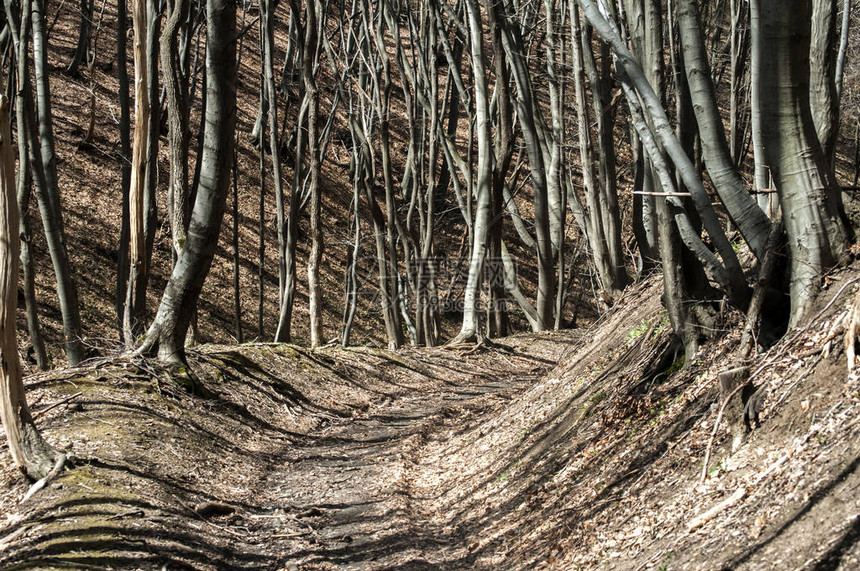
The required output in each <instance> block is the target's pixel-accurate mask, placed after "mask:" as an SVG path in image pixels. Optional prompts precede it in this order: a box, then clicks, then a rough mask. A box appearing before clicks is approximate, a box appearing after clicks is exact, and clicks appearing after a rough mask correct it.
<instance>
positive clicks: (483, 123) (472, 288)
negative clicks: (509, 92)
mask: <svg viewBox="0 0 860 571" xmlns="http://www.w3.org/2000/svg"><path fill="white" fill-rule="evenodd" d="M465 1H466V11H467V13H468V30H469V46H470V49H471V55H472V75H473V79H474V89H475V99H474V101H475V132H476V133H477V144H478V164H477V172H476V176H475V180H476V185H475V199H476V204H475V218H474V230H473V238H472V252H471V256H470V260H469V276H468V278H467V279H466V289H465V292H464V299H463V323H462V325H461V326H460V333H459V334H458V335H457V336H456V337H455V338H454V339H453V340H452V341H451V342H452V343H462V342H466V341H472V340H474V339H476V338H478V337H481V336H482V335H483V334H482V333H481V331H480V325H479V323H478V297H479V292H480V290H481V282H482V281H483V268H484V258H485V257H486V252H487V232H488V229H489V221H490V193H491V187H492V180H493V149H492V139H491V135H490V113H489V100H488V98H487V72H486V68H485V67H484V47H483V41H484V40H483V33H482V31H483V25H482V22H481V11H480V7H479V6H478V3H477V1H476V0H465Z"/></svg>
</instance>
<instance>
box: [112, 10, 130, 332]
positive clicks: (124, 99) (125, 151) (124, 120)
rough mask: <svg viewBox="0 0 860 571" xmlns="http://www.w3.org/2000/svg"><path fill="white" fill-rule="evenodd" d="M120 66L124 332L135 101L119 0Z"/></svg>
mask: <svg viewBox="0 0 860 571" xmlns="http://www.w3.org/2000/svg"><path fill="white" fill-rule="evenodd" d="M116 19H117V22H116V25H117V34H116V66H117V80H118V83H119V140H120V155H121V158H120V163H121V164H120V171H121V173H122V177H121V182H120V185H121V188H120V192H121V196H122V199H121V200H122V207H121V209H122V221H121V222H120V233H119V247H118V248H117V263H116V266H117V271H116V299H115V301H114V303H115V306H116V316H117V330H118V331H119V334H120V338H122V336H123V324H124V323H125V296H126V291H127V287H128V274H129V245H130V240H131V226H130V224H131V222H130V220H131V211H130V204H129V199H130V196H129V191H130V187H131V117H130V115H131V105H130V103H129V100H128V66H127V64H126V59H127V50H126V40H127V36H128V34H127V32H128V17H127V5H126V2H124V1H123V2H118V3H117V18H116Z"/></svg>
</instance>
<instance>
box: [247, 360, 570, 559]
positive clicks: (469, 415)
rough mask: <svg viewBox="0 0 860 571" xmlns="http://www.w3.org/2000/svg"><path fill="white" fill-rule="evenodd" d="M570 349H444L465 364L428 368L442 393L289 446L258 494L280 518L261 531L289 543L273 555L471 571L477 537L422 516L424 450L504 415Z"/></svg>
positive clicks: (409, 397)
mask: <svg viewBox="0 0 860 571" xmlns="http://www.w3.org/2000/svg"><path fill="white" fill-rule="evenodd" d="M566 346H567V344H566V343H557V344H555V346H554V347H553V348H551V349H549V350H550V354H549V355H545V356H544V357H543V358H539V357H532V356H529V357H527V356H524V355H517V354H515V353H513V354H512V353H511V352H510V351H509V350H508V349H506V348H504V347H500V346H496V347H493V348H491V349H487V348H482V349H481V351H482V352H484V353H486V355H485V357H483V358H479V359H477V360H470V359H469V358H468V357H462V358H461V355H463V353H464V352H465V351H466V349H462V350H459V351H447V350H444V349H443V350H441V355H439V356H440V357H442V356H444V353H445V352H447V353H449V356H447V358H445V359H444V361H456V365H454V363H453V362H452V363H450V364H449V363H442V362H440V361H442V360H440V359H438V358H437V359H431V360H428V364H430V365H431V367H432V368H436V369H437V370H438V374H439V375H440V376H445V377H447V378H448V379H449V381H448V382H447V383H445V384H444V385H443V386H441V387H440V388H439V389H436V390H431V391H421V392H418V393H407V394H404V395H401V396H398V397H395V398H393V399H391V400H385V401H384V402H383V403H382V404H380V405H377V406H374V407H372V408H371V409H369V410H368V411H366V412H364V413H362V414H360V415H359V416H357V417H355V418H352V419H349V420H347V421H340V422H336V423H334V424H332V425H330V426H328V427H326V428H325V429H324V430H322V431H321V432H320V433H318V434H314V435H310V437H309V440H308V441H307V443H305V444H302V445H300V446H288V447H286V448H285V449H284V450H283V451H282V453H281V455H280V457H279V461H281V462H282V464H283V469H282V470H274V471H272V472H270V473H269V474H268V477H267V479H266V482H265V484H264V485H263V486H262V490H264V492H263V493H262V494H260V495H259V496H258V497H259V498H260V500H259V505H260V506H261V507H262V506H266V507H268V509H269V511H271V513H272V515H273V517H272V518H270V519H269V518H265V519H264V520H263V521H266V522H267V524H266V527H265V528H263V529H261V530H260V531H259V532H258V533H265V532H264V529H268V530H270V532H271V533H270V537H272V538H274V539H276V540H277V539H280V538H289V539H290V541H287V542H283V541H273V542H272V543H271V548H272V549H274V550H275V551H277V552H278V556H279V557H281V558H284V557H285V558H286V560H288V561H290V562H292V563H293V564H295V565H301V566H302V567H301V568H314V566H313V565H312V564H317V565H321V564H323V563H330V564H334V565H335V566H336V567H337V568H338V569H385V568H393V567H401V566H407V567H408V568H410V569H415V568H422V567H426V568H428V569H438V568H440V566H444V565H451V566H453V567H454V568H463V567H464V566H465V565H466V560H467V559H468V549H467V547H468V542H469V540H470V538H467V537H458V536H456V535H450V534H448V533H446V530H443V529H436V528H434V526H433V525H432V523H431V522H429V521H428V519H427V518H426V517H425V515H426V512H425V513H422V511H421V509H422V508H421V505H422V504H423V503H424V501H423V500H426V498H416V497H413V495H412V490H411V489H410V481H411V478H412V477H413V476H414V472H415V471H416V470H422V469H426V468H427V467H426V466H423V465H422V464H423V462H422V458H421V449H422V446H421V445H422V444H423V443H425V442H428V441H433V440H441V439H445V438H447V437H448V436H449V433H450V432H451V431H452V430H455V431H456V430H465V429H466V427H467V426H468V425H469V424H474V423H475V422H476V421H477V419H480V418H481V417H482V416H485V415H487V414H488V413H491V412H492V411H493V410H497V409H498V407H500V406H501V405H502V404H503V403H505V402H506V401H508V400H510V399H511V398H513V397H514V396H515V395H516V394H518V393H520V392H522V390H524V389H525V388H527V387H529V386H531V385H532V384H534V383H535V382H537V381H538V380H539V379H540V377H541V375H542V374H543V373H544V372H545V371H546V370H547V369H548V368H549V367H550V366H552V365H554V364H555V360H554V359H553V357H555V358H556V359H557V356H558V355H559V354H560V352H561V351H562V350H563V349H564V348H565V347H566ZM489 356H495V358H496V359H497V360H498V361H497V362H500V361H502V360H504V361H503V362H504V363H505V371H503V372H499V371H497V370H494V369H495V367H493V368H488V366H487V359H486V357H489ZM547 357H549V358H547ZM452 358H453V359H452ZM452 367H455V368H452ZM454 419H456V426H455V423H454V422H452V421H453V420H454ZM429 501H431V502H432V499H429Z"/></svg>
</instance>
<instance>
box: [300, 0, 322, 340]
mask: <svg viewBox="0 0 860 571" xmlns="http://www.w3.org/2000/svg"><path fill="white" fill-rule="evenodd" d="M316 6H317V3H316V2H307V3H306V4H305V15H306V16H305V40H304V41H305V48H304V50H303V54H302V55H303V60H304V61H303V63H302V80H303V81H304V84H305V93H306V94H307V98H308V158H309V161H308V162H309V165H308V168H309V169H310V190H309V192H310V197H311V202H310V214H311V256H310V259H309V260H308V313H309V314H310V321H311V324H310V334H311V339H310V342H311V347H318V346H320V345H322V343H323V334H322V304H323V301H322V288H321V286H320V266H321V265H322V257H323V248H324V244H323V233H322V223H321V221H320V210H321V199H320V184H319V178H320V157H319V142H318V140H317V103H318V100H319V94H318V93H317V85H316V78H315V77H314V60H315V59H316V54H317V49H318V42H317V13H316Z"/></svg>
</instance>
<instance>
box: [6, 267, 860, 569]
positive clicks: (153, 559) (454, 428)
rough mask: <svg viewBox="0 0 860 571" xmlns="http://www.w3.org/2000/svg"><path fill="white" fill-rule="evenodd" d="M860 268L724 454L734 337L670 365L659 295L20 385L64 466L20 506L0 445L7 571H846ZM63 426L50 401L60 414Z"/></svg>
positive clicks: (17, 480) (853, 558)
mask: <svg viewBox="0 0 860 571" xmlns="http://www.w3.org/2000/svg"><path fill="white" fill-rule="evenodd" d="M858 285H860V272H858V270H857V269H856V268H849V269H847V270H841V271H839V272H835V273H833V274H831V275H830V276H828V278H827V281H826V284H825V290H824V292H823V293H822V295H821V299H820V303H819V306H818V307H817V308H816V310H815V311H816V312H817V315H816V316H815V319H814V320H813V321H812V322H811V323H810V324H809V326H807V327H804V328H803V329H800V330H797V331H792V332H790V333H789V334H788V335H786V337H785V338H784V339H783V341H781V342H780V343H778V344H776V345H775V346H774V347H772V348H771V349H770V350H768V351H767V352H764V353H761V354H759V355H757V357H756V359H755V361H754V362H753V363H752V367H751V371H752V373H751V379H752V381H753V383H754V384H755V385H756V386H757V387H765V388H766V390H767V392H766V397H765V399H764V406H763V409H762V411H761V417H760V425H759V426H758V427H757V428H756V429H755V430H753V431H752V432H751V434H749V435H748V436H747V437H746V439H745V441H744V442H743V444H742V445H741V446H740V447H739V448H738V449H737V450H736V451H734V452H732V451H731V437H730V434H729V430H728V428H727V426H726V422H725V421H723V422H722V423H721V424H720V426H719V429H718V430H717V431H716V432H715V434H716V438H715V442H714V444H713V449H712V454H711V458H710V461H709V464H708V470H707V471H706V472H707V473H706V477H705V478H704V479H702V478H701V473H702V465H703V462H704V457H705V454H706V452H707V450H708V448H709V440H710V438H711V435H712V433H714V423H715V421H716V419H717V416H718V414H719V411H718V409H719V408H720V406H719V391H718V388H717V385H718V383H717V381H716V375H717V374H718V373H719V372H720V371H722V370H724V369H726V368H728V367H731V366H733V365H734V364H735V363H734V360H733V354H734V353H735V352H736V350H737V344H738V337H739V328H738V327H737V316H734V315H733V314H731V313H729V314H727V315H726V316H725V317H724V320H723V321H724V327H725V330H724V331H722V333H721V334H720V335H718V336H717V339H716V340H714V341H712V342H710V343H709V344H708V345H706V346H705V347H704V349H703V351H702V352H701V353H700V355H699V357H698V358H697V359H696V361H695V362H693V363H684V362H683V361H682V360H681V359H680V358H678V354H677V353H678V352H677V350H676V348H675V347H674V345H673V343H672V340H671V334H670V332H669V328H668V326H667V320H666V317H665V312H664V311H663V310H662V308H661V305H660V295H659V293H660V289H659V287H660V284H659V283H657V281H656V280H651V281H648V282H645V283H642V284H639V285H638V286H636V287H633V288H631V289H630V290H629V291H628V292H627V293H626V294H625V296H624V298H622V299H621V300H619V301H618V303H617V304H616V307H615V308H614V309H613V310H612V311H611V312H609V313H607V314H605V315H604V316H603V317H602V318H601V319H600V320H599V321H598V322H597V323H596V324H595V325H593V326H592V327H591V328H589V329H588V330H574V331H569V332H563V333H547V334H528V335H518V336H513V337H509V338H506V339H502V340H498V341H496V342H495V343H492V344H488V345H485V346H477V347H475V346H464V347H454V348H437V349H424V350H418V349H406V350H401V351H396V352H389V351H382V350H378V349H368V348H357V349H340V348H334V347H331V348H324V349H320V350H317V351H310V350H305V349H300V348H297V347H293V346H287V345H281V346H279V345H272V344H247V345H242V346H237V347H227V346H204V347H201V348H199V349H198V350H196V351H194V352H193V354H192V356H193V359H192V367H191V371H192V373H193V374H194V375H196V376H197V377H198V379H199V380H200V381H201V382H202V383H203V384H204V385H205V386H206V387H207V388H208V389H209V390H210V391H212V393H213V395H211V396H210V397H209V398H200V397H195V396H191V395H189V394H188V393H187V392H186V391H185V390H184V389H182V388H180V385H179V383H180V382H181V381H182V380H183V379H182V377H183V376H184V375H185V374H187V373H185V372H182V371H180V372H175V371H174V372H172V373H171V372H170V371H166V370H162V369H159V368H157V367H156V366H155V365H153V364H152V363H150V362H144V361H134V360H127V359H115V360H107V359H103V360H100V361H94V362H91V363H89V364H88V365H87V366H84V367H81V368H78V369H67V370H63V371H58V372H53V373H50V374H44V375H41V376H35V377H31V378H29V379H28V381H27V387H28V394H29V398H30V400H31V402H32V404H33V408H34V410H35V411H36V415H37V417H38V424H39V425H40V427H41V428H42V429H43V430H44V433H45V435H46V436H47V438H48V439H49V440H50V441H51V442H52V443H54V444H56V445H57V446H59V447H61V448H64V449H69V450H70V451H71V452H73V453H74V454H75V455H76V456H77V459H78V460H77V465H76V466H75V467H74V468H72V469H69V470H67V471H65V472H63V473H62V474H61V475H60V476H59V477H58V478H57V479H56V480H55V481H54V482H53V483H52V484H50V485H49V486H48V487H47V488H46V489H44V490H42V491H40V492H38V493H37V494H36V495H35V496H33V497H32V498H31V499H28V500H27V501H24V502H21V498H22V497H23V496H24V494H25V492H26V491H27V488H28V485H29V484H28V482H26V481H25V480H24V478H23V477H22V476H21V475H20V474H19V473H18V472H17V471H16V470H14V468H13V467H12V465H11V460H10V458H9V456H8V450H7V449H6V447H5V445H4V446H3V447H2V448H0V467H2V472H0V490H2V494H0V513H2V514H3V515H4V518H3V519H0V568H3V569H51V568H57V569H61V568H62V569H86V568H98V569H272V570H283V569H289V570H293V569H393V568H402V569H439V568H448V569H534V568H548V569H577V568H583V569H587V568H612V569H651V568H653V569H718V568H743V569H835V568H840V567H841V568H844V569H853V568H857V565H860V547H858V545H857V541H858V539H860V496H858V494H857V487H858V486H860V473H858V465H860V438H858V437H860V409H858V406H857V403H858V402H860V379H858V377H857V374H856V373H851V374H848V373H847V372H846V366H845V356H844V352H843V351H842V349H841V348H842V341H841V331H840V328H839V326H838V324H837V322H838V320H839V319H840V318H843V317H844V316H845V315H846V313H847V311H848V306H849V304H850V303H851V300H852V298H853V297H854V295H855V294H856V292H857V290H858ZM55 405H58V406H55Z"/></svg>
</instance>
